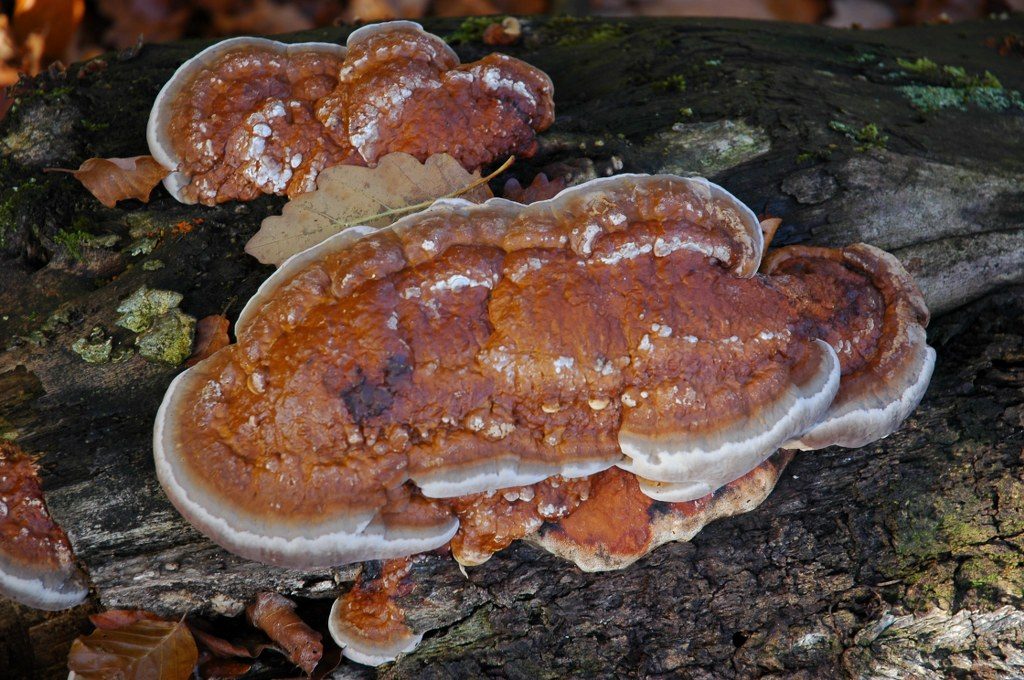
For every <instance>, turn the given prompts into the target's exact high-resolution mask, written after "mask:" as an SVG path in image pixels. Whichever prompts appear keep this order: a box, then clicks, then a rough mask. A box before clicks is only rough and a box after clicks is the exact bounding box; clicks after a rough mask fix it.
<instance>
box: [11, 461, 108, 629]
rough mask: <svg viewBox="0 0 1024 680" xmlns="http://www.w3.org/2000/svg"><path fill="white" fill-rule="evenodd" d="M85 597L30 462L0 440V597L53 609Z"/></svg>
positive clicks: (83, 584)
mask: <svg viewBox="0 0 1024 680" xmlns="http://www.w3.org/2000/svg"><path fill="white" fill-rule="evenodd" d="M88 593H89V588H88V585H87V583H86V578H85V575H84V574H83V573H82V572H81V570H80V569H79V568H78V565H77V564H75V557H74V554H73V553H72V551H71V544H70V543H69V542H68V537H67V535H65V533H64V530H63V529H61V528H60V526H58V525H57V523H56V522H54V521H53V519H52V518H51V517H50V513H49V512H48V511H47V510H46V504H45V502H44V500H43V490H42V486H41V485H40V483H39V474H38V468H37V466H36V463H35V461H33V460H32V458H31V457H29V456H28V455H26V454H25V453H24V452H22V451H21V450H20V449H18V448H17V447H15V446H14V445H13V444H10V443H8V442H5V441H0V594H3V595H6V596H7V597H10V598H11V599H13V600H16V601H17V602H21V603H22V604H25V605H28V606H30V607H36V608H37V609H49V610H57V609H66V608H68V607H73V606H74V605H76V604H79V603H80V602H82V601H83V600H84V599H85V597H86V595H88Z"/></svg>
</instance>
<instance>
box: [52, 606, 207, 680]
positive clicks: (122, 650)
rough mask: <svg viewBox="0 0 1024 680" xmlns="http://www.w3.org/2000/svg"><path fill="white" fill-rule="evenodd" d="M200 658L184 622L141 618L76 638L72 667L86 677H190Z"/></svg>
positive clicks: (97, 679) (93, 679) (89, 679)
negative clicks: (121, 625)
mask: <svg viewBox="0 0 1024 680" xmlns="http://www.w3.org/2000/svg"><path fill="white" fill-rule="evenodd" d="M198 659H199V651H198V649H197V648H196V642H195V640H194V639H192V634H191V633H189V631H188V627H187V626H186V625H185V624H184V623H181V622H179V621H150V620H141V621H136V622H134V623H131V624H129V625H127V626H124V627H123V628H118V629H116V630H103V629H99V630H95V631H93V632H92V633H91V634H89V635H85V636H82V637H79V638H78V639H76V640H75V641H74V643H73V644H72V645H71V652H70V653H69V654H68V669H69V670H71V671H73V672H74V673H75V677H77V678H82V679H83V680H106V679H107V678H123V680H187V679H188V678H191V677H192V671H193V669H194V668H195V665H196V661H197V660H198Z"/></svg>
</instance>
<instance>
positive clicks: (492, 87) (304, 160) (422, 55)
mask: <svg viewBox="0 0 1024 680" xmlns="http://www.w3.org/2000/svg"><path fill="white" fill-rule="evenodd" d="M553 121H554V95H553V87H552V85H551V80H550V79H549V78H548V77H547V75H545V74H544V73H543V72H542V71H540V70H539V69H537V68H534V67H533V66H530V65H529V64H527V63H525V62H523V61H520V60H518V59H514V58H512V57H509V56H506V55H503V54H491V55H488V56H486V57H484V58H483V59H480V60H479V61H475V62H473V63H470V64H460V63H459V58H458V56H456V54H455V52H454V51H453V50H452V49H451V48H450V47H449V46H448V45H447V44H446V43H445V42H444V41H443V40H442V39H440V38H438V37H437V36H435V35H431V34H430V33H427V32H425V31H424V30H423V29H422V28H421V27H420V26H419V25H418V24H415V23H412V22H408V21H394V22H387V23H383V24H376V25H372V26H366V27H364V28H361V29H359V30H357V31H355V32H353V33H352V34H351V35H350V36H349V39H348V45H347V48H346V47H342V46H341V45H336V44H332V43H296V44H291V45H288V44H285V43H280V42H276V41H273V40H266V39H262V38H249V37H244V38H233V39H230V40H225V41H223V42H220V43H217V44H216V45H213V46H212V47H210V48H208V49H206V50H203V51H202V52H200V53H199V54H197V55H196V56H195V57H193V58H192V59H190V60H189V61H187V62H185V64H183V65H182V66H181V68H179V69H178V70H177V71H176V72H175V74H174V76H172V78H171V79H170V80H169V81H168V83H167V84H166V85H165V86H164V88H163V89H162V90H161V91H160V94H159V95H158V96H157V99H156V102H155V103H154V105H153V110H152V113H151V115H150V120H149V126H148V129H147V136H148V139H149V146H150V150H151V153H152V154H153V156H154V157H155V158H156V159H157V160H158V161H159V162H160V163H161V164H163V165H164V166H166V167H167V168H168V169H170V170H172V171H173V172H172V174H171V175H169V176H168V177H167V179H165V180H164V184H165V186H166V187H167V189H168V190H169V191H170V192H171V194H172V195H173V196H174V197H175V198H177V199H178V200H180V201H183V202H187V203H195V202H200V203H204V204H208V205H212V204H215V203H221V202H223V201H229V200H236V199H237V200H250V199H253V198H256V197H257V196H259V195H260V194H263V193H272V194H287V195H289V196H294V195H297V194H300V193H304V192H307V191H312V190H313V189H315V188H316V178H317V175H318V174H319V172H320V171H321V170H323V169H324V168H326V167H330V166H333V165H339V164H354V165H374V164H375V163H376V161H377V159H379V158H380V157H382V156H384V155H386V154H388V153H390V152H394V151H404V152H406V153H409V154H411V155H413V156H416V157H417V158H418V159H419V160H420V161H423V160H426V158H427V157H429V156H430V155H432V154H435V153H448V154H450V155H452V156H454V157H455V158H456V159H457V160H458V161H459V162H460V163H461V164H462V165H463V166H464V167H465V168H466V169H468V170H473V169H476V168H478V167H480V166H482V165H485V164H487V163H490V162H491V161H494V160H496V159H498V158H501V157H505V156H508V155H513V154H514V155H519V156H529V155H532V154H533V153H534V151H535V150H536V146H537V142H536V139H535V135H536V133H537V132H539V131H542V130H545V129H547V128H548V127H549V126H550V125H551V123H552V122H553Z"/></svg>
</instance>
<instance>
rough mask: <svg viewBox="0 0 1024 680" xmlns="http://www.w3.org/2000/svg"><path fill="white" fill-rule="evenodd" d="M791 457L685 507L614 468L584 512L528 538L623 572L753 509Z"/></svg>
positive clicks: (591, 566) (594, 566) (584, 564)
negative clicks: (659, 549) (665, 547)
mask: <svg viewBox="0 0 1024 680" xmlns="http://www.w3.org/2000/svg"><path fill="white" fill-rule="evenodd" d="M792 457H793V454H792V452H790V451H779V452H778V453H776V454H775V455H773V456H772V457H771V458H769V459H768V460H766V461H765V462H763V463H761V464H760V465H758V466H757V467H755V468H754V469H753V470H751V471H749V472H747V473H746V474H744V475H743V476H742V477H740V478H739V479H735V480H733V481H731V482H729V483H728V484H726V485H725V486H724V487H722V488H720V489H718V490H716V491H715V492H714V493H713V494H708V495H707V496H703V497H701V498H698V499H696V500H692V501H686V502H682V503H665V502H662V501H656V500H654V499H652V498H651V497H650V496H648V495H646V494H645V493H644V492H643V491H642V490H641V488H640V485H639V484H638V483H637V479H636V477H634V476H633V475H631V474H629V473H628V472H624V471H622V470H617V469H614V468H613V469H611V470H607V471H605V472H602V473H600V474H598V475H595V476H594V479H593V481H592V483H591V487H590V497H589V498H588V499H587V501H586V502H585V503H583V504H582V505H581V506H580V507H579V509H577V510H576V511H575V512H573V513H572V514H571V515H569V516H568V517H566V518H565V519H563V520H561V521H560V522H557V523H552V524H545V525H544V526H543V527H542V528H541V530H540V531H538V532H537V533H536V534H534V535H533V536H530V537H529V538H528V539H527V540H529V541H530V542H531V543H534V544H536V545H539V546H540V547H542V548H544V549H545V550H547V551H548V552H551V553H553V554H555V555H558V556H559V557H563V558H565V559H567V560H570V561H572V562H575V563H576V566H578V567H579V568H580V569H582V570H583V571H609V570H612V569H623V568H625V567H627V566H629V565H630V564H632V563H633V562H635V561H637V560H638V559H640V558H641V557H643V556H644V555H647V554H648V553H650V552H651V551H652V550H654V549H655V548H657V547H658V546H660V545H663V544H665V543H669V542H672V541H689V540H690V539H691V538H693V537H694V536H696V535H697V533H698V532H699V531H700V530H701V529H703V528H704V527H705V526H706V525H708V524H709V523H711V522H713V521H714V520H716V519H721V518H723V517H731V516H733V515H739V514H742V513H744V512H749V511H750V510H753V509H754V508H756V507H757V506H758V505H760V504H761V502H762V501H764V499H765V498H767V497H768V494H769V493H771V491H772V489H773V488H775V483H776V482H777V481H778V479H779V476H780V475H781V474H782V470H783V469H785V467H786V465H787V463H789V461H790V460H791V459H792Z"/></svg>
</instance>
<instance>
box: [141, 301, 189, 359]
mask: <svg viewBox="0 0 1024 680" xmlns="http://www.w3.org/2000/svg"><path fill="white" fill-rule="evenodd" d="M195 332H196V320H195V319H194V318H192V317H191V316H189V315H188V314H185V313H183V312H181V311H180V310H178V309H172V310H171V311H170V312H169V313H167V314H164V315H162V316H159V317H157V318H156V319H155V320H154V321H153V324H152V326H151V327H150V328H149V330H147V331H146V332H144V333H142V334H141V335H139V337H137V338H136V339H135V345H136V346H137V347H138V348H139V355H140V356H142V358H144V359H147V360H149V361H156V362H159V363H163V364H169V365H172V366H177V365H178V364H180V363H181V362H183V361H185V359H187V358H188V357H189V355H190V354H191V353H192V340H193V338H194V337H195Z"/></svg>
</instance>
